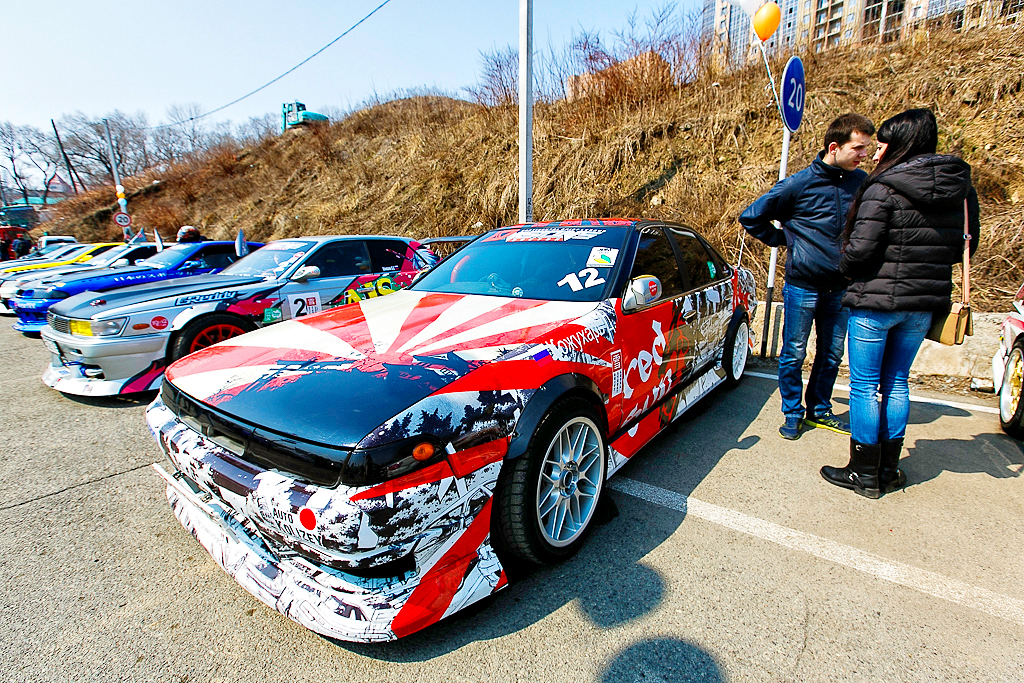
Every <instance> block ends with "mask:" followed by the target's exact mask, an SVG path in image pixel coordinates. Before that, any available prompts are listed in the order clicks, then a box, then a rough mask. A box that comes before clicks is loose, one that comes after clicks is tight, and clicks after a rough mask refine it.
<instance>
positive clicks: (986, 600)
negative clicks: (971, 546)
mask: <svg viewBox="0 0 1024 683" xmlns="http://www.w3.org/2000/svg"><path fill="white" fill-rule="evenodd" d="M608 487H609V488H611V489H613V490H615V491H620V492H622V493H625V494H627V495H630V496H634V497H636V498H640V499H641V500H646V501H647V502H649V503H654V504H656V505H661V506H662V507H667V508H669V509H672V510H678V511H679V512H683V513H686V514H687V515H693V516H694V517H697V518H699V519H703V520H705V521H707V522H711V523H712V524H719V525H721V526H724V527H726V528H729V529H732V530H733V531H739V532H740V533H744V534H748V535H750V536H754V537H756V538H760V539H762V540H765V541H769V542H771V543H776V544H778V545H781V546H784V547H786V548H792V549H793V550H800V551H803V552H805V553H808V554H810V555H814V556H815V557H820V558H821V559H823V560H828V561H830V562H835V563H836V564H841V565H843V566H845V567H850V568H851V569H856V570H857V571H861V572H864V573H865V574H871V575H872V576H875V577H877V578H879V579H882V580H883V581H889V582H891V583H895V584H898V585H900V586H905V587H907V588H912V589H914V590H916V591H920V592H922V593H925V594H927V595H931V596H932V597H936V598H939V599H941V600H947V601H949V602H954V603H956V604H958V605H963V606H965V607H970V608H972V609H976V610H978V611H980V612H985V613H986V614H991V615H992V616H995V617H1000V618H1002V619H1007V620H1009V621H1013V622H1016V623H1018V624H1021V625H1024V600H1017V599H1015V598H1011V597H1009V596H1006V595H1001V594H999V593H995V592H993V591H990V590H988V589H985V588H979V587H977V586H972V585H970V584H968V583H964V582H963V581H958V580H956V579H951V578H949V577H945V576H942V575H941V574H936V573H934V572H930V571H926V570H924V569H918V568H917V567H912V566H910V565H908V564H903V563H901V562H894V561H892V560H887V559H885V558H884V557H880V556H878V555H873V554H872V553H868V552H865V551H863V550H859V549H857V548H853V547H851V546H847V545H843V544H842V543H837V542H836V541H832V540H829V539H827V538H821V537H820V536H815V535H813V534H808V533H805V532H803V531H797V530H796V529H790V528H788V527H784V526H781V525H779V524H775V523H773V522H766V521H765V520H763V519H758V518H756V517H750V516H749V515H745V514H743V513H742V512H736V511H735V510H729V509H728V508H723V507H719V506H718V505H713V504H711V503H705V502H703V501H700V500H697V499H696V498H690V497H687V496H684V495H682V494H681V493H676V492H675V491H669V490H667V489H663V488H659V487H657V486H651V485H650V484H644V483H642V482H639V481H636V480H634V479H626V478H624V477H617V478H615V479H612V480H611V481H609V482H608Z"/></svg>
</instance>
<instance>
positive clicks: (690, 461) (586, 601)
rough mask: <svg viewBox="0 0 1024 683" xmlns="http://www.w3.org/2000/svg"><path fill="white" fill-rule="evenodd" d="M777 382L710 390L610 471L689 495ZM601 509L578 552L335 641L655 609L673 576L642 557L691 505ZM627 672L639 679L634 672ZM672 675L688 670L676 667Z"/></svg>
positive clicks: (453, 633)
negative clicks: (570, 612) (486, 590)
mask: <svg viewBox="0 0 1024 683" xmlns="http://www.w3.org/2000/svg"><path fill="white" fill-rule="evenodd" d="M776 389H777V385H775V384H774V383H770V382H762V381H758V380H755V381H750V380H749V379H748V380H745V381H744V382H742V383H741V384H740V386H739V387H737V388H736V389H735V390H733V391H728V390H725V389H724V388H720V389H718V390H716V391H714V392H712V394H711V395H709V396H707V397H705V398H704V399H703V400H702V401H700V402H699V403H698V404H697V405H696V406H694V408H692V409H691V410H689V411H687V413H685V414H684V415H683V416H682V417H681V418H679V419H678V420H676V421H675V422H674V423H673V424H671V425H670V426H669V427H668V428H667V429H665V430H664V431H663V432H662V433H661V434H659V435H658V436H657V437H655V438H654V439H653V440H652V441H651V443H649V444H648V445H647V446H645V447H644V448H643V449H641V451H640V452H639V453H637V455H635V456H634V457H633V458H632V460H631V461H630V462H629V463H627V464H626V466H625V467H624V468H623V469H622V470H621V471H620V472H619V473H617V474H616V475H615V477H613V478H612V481H613V482H614V481H615V479H617V478H619V477H626V478H630V479H634V478H635V479H641V480H644V481H647V482H653V483H656V484H657V485H658V486H661V487H663V488H666V489H669V490H671V491H673V492H676V493H679V494H682V495H684V496H688V495H689V494H690V493H691V492H692V491H693V490H694V489H695V488H696V487H697V485H698V484H700V482H701V481H703V480H704V478H705V477H706V476H707V475H708V474H709V473H710V472H711V471H712V469H714V467H715V466H716V465H717V464H718V462H719V460H720V459H721V458H722V457H723V456H725V455H726V454H728V453H730V452H731V451H734V450H737V449H739V450H746V449H748V448H751V447H753V446H754V445H755V444H756V443H757V442H758V441H759V437H758V436H754V435H746V436H744V432H746V430H747V428H748V427H749V426H750V424H751V423H752V422H753V421H754V420H755V419H756V418H757V417H758V415H759V413H760V412H761V410H762V408H763V407H764V405H765V403H766V402H767V401H768V400H769V397H770V396H771V395H772V393H773V392H774V391H775V390H776ZM598 515H599V518H598V519H597V526H596V527H595V528H594V530H593V534H592V535H591V537H590V538H589V539H588V541H587V543H586V544H585V545H584V546H583V548H582V549H581V550H580V552H579V553H578V554H577V555H576V556H575V557H573V558H571V559H569V560H567V561H566V562H563V563H561V564H558V565H555V566H551V567H541V568H538V569H534V570H533V571H530V572H529V573H527V574H525V575H524V576H521V577H519V578H518V579H513V580H512V581H511V582H510V585H509V586H508V587H507V588H506V589H505V590H503V591H500V592H498V593H496V594H494V595H492V596H490V597H489V598H487V599H486V600H482V601H480V602H478V603H476V604H475V605H471V606H470V607H468V608H467V609H464V610H462V611H460V612H456V613H455V614H453V615H452V616H450V617H448V618H447V619H445V620H443V621H441V622H440V623H438V624H435V625H433V626H431V627H429V628H426V629H424V630H422V631H419V632H417V633H414V634H412V635H409V636H406V637H404V638H402V639H400V640H398V641H395V642H391V643H386V644H360V643H348V642H340V641H332V642H335V643H336V644H337V645H339V646H341V647H344V648H346V649H348V650H351V651H353V652H356V653H358V654H361V655H364V656H367V657H371V658H374V659H380V660H385V661H390V662H415V661H426V660H429V659H432V658H435V657H438V656H441V655H444V654H446V653H448V652H452V651H454V650H458V649H459V648H461V647H463V646H464V645H466V644H467V643H471V642H476V641H481V640H491V639H495V638H500V637H502V636H506V635H509V634H512V633H516V632H519V631H522V630H524V629H526V628H528V627H530V626H532V625H533V624H535V623H536V622H539V621H541V620H543V619H545V618H548V617H549V616H551V615H553V614H554V613H556V612H558V611H560V610H562V609H563V608H565V607H566V606H568V605H570V603H573V604H572V607H571V609H575V610H578V612H580V613H582V614H583V615H585V616H586V618H587V620H588V621H589V622H590V623H592V624H593V626H594V627H595V628H596V629H599V630H608V629H612V628H615V627H618V626H621V625H624V624H628V623H630V622H633V621H634V620H636V619H638V618H640V617H643V616H645V615H647V614H649V613H651V612H653V611H655V610H656V609H657V608H658V607H659V606H660V605H661V603H662V601H663V599H664V596H665V593H666V588H667V586H666V579H665V577H663V576H662V575H661V574H660V573H659V572H658V571H656V570H654V569H652V568H651V567H649V566H647V565H646V564H645V563H644V562H643V558H645V557H646V556H647V555H648V554H650V553H651V552H652V551H653V550H655V549H656V548H658V547H659V546H660V545H661V544H662V543H664V541H665V540H666V539H668V538H669V537H670V536H671V535H672V534H673V533H675V532H676V530H677V529H678V528H679V525H680V524H682V522H683V520H684V519H685V517H686V515H685V513H683V512H679V511H676V510H672V509H668V508H664V507H661V506H658V505H655V504H653V503H650V502H647V501H645V500H641V499H639V498H634V497H632V496H628V495H625V494H622V493H619V492H616V491H613V490H610V489H606V491H605V494H604V495H603V504H602V508H601V510H599V512H598ZM633 649H636V654H637V656H640V655H643V656H644V657H648V658H650V659H651V661H652V662H653V661H654V659H657V658H658V657H661V655H660V654H659V653H667V655H666V656H667V657H668V660H667V661H666V665H667V666H675V665H676V664H679V665H680V666H681V665H682V663H685V662H691V663H693V666H697V667H698V668H699V669H701V670H702V671H705V673H704V674H701V675H703V676H705V677H704V678H700V677H699V676H698V677H697V678H696V679H694V680H709V681H716V680H721V677H720V676H719V675H718V673H717V671H718V667H717V665H716V664H715V660H714V658H713V657H712V655H710V654H708V653H707V652H705V651H704V650H702V649H701V648H699V647H697V646H695V645H693V644H691V643H687V642H684V641H676V640H672V639H667V640H654V641H643V642H641V643H639V644H636V645H634V646H631V648H630V650H633ZM630 650H627V651H624V652H623V653H620V655H618V656H617V657H616V659H615V661H613V662H612V663H611V664H610V665H609V666H608V668H607V670H606V673H605V678H604V679H602V680H622V679H619V678H615V677H614V675H617V673H618V672H620V671H624V670H625V668H629V667H630V664H629V659H628V657H627V653H628V652H629V651H630ZM672 661H675V662H676V664H672V663H671V662H672ZM651 666H655V665H654V664H653V663H652V664H651ZM624 667H625V668H624ZM701 667H703V668H701ZM654 670H655V669H652V671H654ZM658 671H661V670H660V669H659V670H658ZM630 675H634V674H632V673H631V674H630ZM610 676H611V677H610ZM624 680H639V679H636V678H635V675H634V678H626V679H624ZM648 680H650V679H648ZM653 680H661V679H659V678H658V677H654V678H653ZM664 680H690V679H687V678H685V677H683V678H676V677H674V676H670V677H668V678H665V679H664Z"/></svg>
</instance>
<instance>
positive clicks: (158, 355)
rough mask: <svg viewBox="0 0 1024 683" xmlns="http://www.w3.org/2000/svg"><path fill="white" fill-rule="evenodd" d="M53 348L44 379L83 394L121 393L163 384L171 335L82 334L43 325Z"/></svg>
mask: <svg viewBox="0 0 1024 683" xmlns="http://www.w3.org/2000/svg"><path fill="white" fill-rule="evenodd" d="M42 337H43V343H44V344H46V347H47V349H48V350H49V351H50V365H48V366H47V368H46V370H45V371H44V372H43V377H42V380H43V383H44V384H46V386H48V387H50V388H51V389H56V390H57V391H60V392H63V393H66V394H76V395H79V396H117V395H120V394H133V393H138V392H141V391H150V390H152V389H156V388H157V387H159V386H160V382H161V381H162V379H163V373H164V369H165V367H166V357H167V340H168V338H169V336H168V335H165V334H150V335H144V336H138V337H79V336H75V335H71V334H66V333H63V332H58V331H56V330H54V329H53V328H52V327H49V326H46V327H44V328H42Z"/></svg>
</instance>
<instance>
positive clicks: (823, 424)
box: [804, 410, 850, 436]
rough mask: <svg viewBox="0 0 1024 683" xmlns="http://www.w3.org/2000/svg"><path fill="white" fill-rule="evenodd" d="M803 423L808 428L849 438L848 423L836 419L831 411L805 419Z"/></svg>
mask: <svg viewBox="0 0 1024 683" xmlns="http://www.w3.org/2000/svg"><path fill="white" fill-rule="evenodd" d="M804 423H805V424H806V425H807V426H808V427H820V428H822V429H829V430H831V431H833V432H836V433H837V434H843V435H845V436H850V423H849V422H847V421H846V420H843V419H841V418H838V417H836V416H835V415H834V414H833V413H832V411H831V410H830V411H828V412H827V413H825V414H824V415H818V416H817V417H808V418H805V419H804Z"/></svg>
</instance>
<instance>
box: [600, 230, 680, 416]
mask: <svg viewBox="0 0 1024 683" xmlns="http://www.w3.org/2000/svg"><path fill="white" fill-rule="evenodd" d="M639 233H640V234H639V242H638V244H637V248H636V253H635V256H634V259H633V263H632V267H631V269H630V275H629V279H630V281H632V280H633V279H634V278H637V277H641V276H645V275H651V276H654V277H656V278H658V280H659V281H660V283H661V290H662V291H661V295H660V296H659V297H658V299H656V300H655V301H653V302H651V303H648V304H646V305H644V306H642V307H641V308H640V309H638V310H635V311H631V312H628V313H625V312H624V313H623V315H622V319H621V322H620V324H619V330H620V332H619V333H618V334H619V335H620V336H619V338H620V339H621V340H622V341H621V346H620V350H619V351H620V352H621V358H619V359H617V358H615V352H613V354H612V366H613V368H614V367H615V366H616V365H619V366H620V368H621V373H622V381H621V393H619V394H617V395H618V396H619V398H620V400H621V415H622V416H623V418H622V419H623V422H624V423H629V422H631V421H633V420H635V419H637V418H639V417H641V416H642V415H644V414H645V413H647V412H648V411H650V410H652V409H653V408H654V407H655V406H656V405H657V403H658V401H660V400H661V399H662V398H663V397H665V396H666V395H667V394H669V392H670V391H671V390H672V389H674V388H675V387H676V386H678V385H679V383H680V382H683V381H685V380H686V378H687V375H688V370H689V369H688V367H687V365H686V357H687V356H686V354H687V352H688V350H689V349H690V347H691V346H692V340H691V339H690V338H689V336H688V330H687V327H686V321H685V320H684V319H683V314H682V311H683V303H684V300H685V295H686V291H685V286H684V281H683V278H682V275H681V273H680V271H679V264H678V261H677V259H676V254H675V250H674V249H673V247H672V244H671V243H670V241H669V239H668V236H667V235H666V234H665V231H664V229H663V228H662V227H661V226H647V227H644V228H641V229H640V231H639ZM614 384H615V386H614V388H613V389H614V390H615V391H618V390H619V389H620V387H619V382H618V381H615V382H614Z"/></svg>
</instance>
